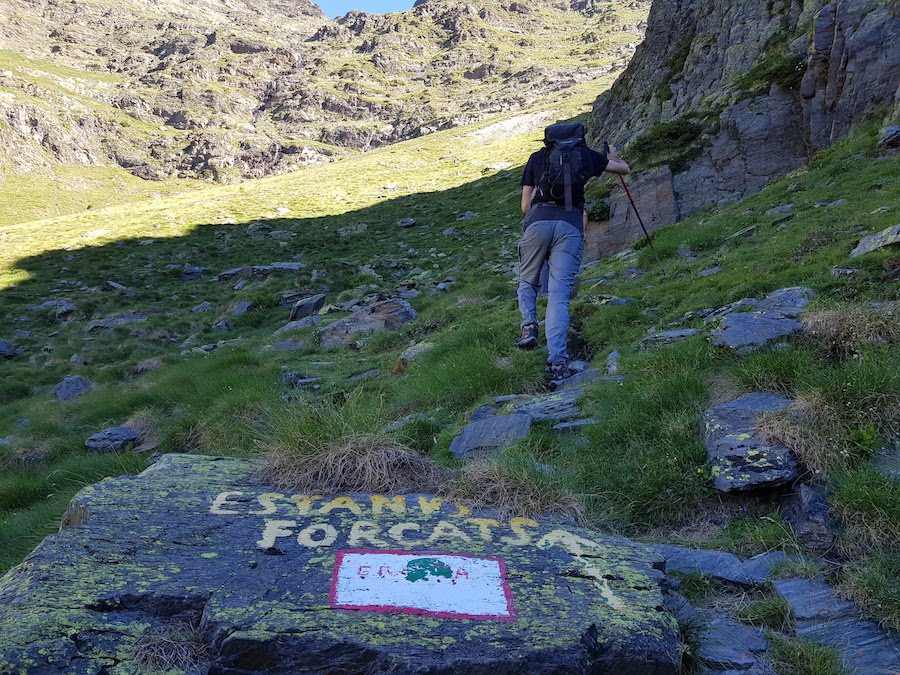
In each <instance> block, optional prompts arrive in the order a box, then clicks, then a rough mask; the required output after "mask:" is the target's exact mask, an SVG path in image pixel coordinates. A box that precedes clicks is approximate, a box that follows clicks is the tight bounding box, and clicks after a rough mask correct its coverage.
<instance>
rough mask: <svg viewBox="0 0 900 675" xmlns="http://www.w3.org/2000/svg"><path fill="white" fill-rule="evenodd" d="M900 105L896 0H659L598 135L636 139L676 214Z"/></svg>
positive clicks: (642, 163) (759, 181)
mask: <svg viewBox="0 0 900 675" xmlns="http://www.w3.org/2000/svg"><path fill="white" fill-rule="evenodd" d="M898 106H900V13H898V8H897V4H896V3H892V2H884V1H880V0H852V1H851V2H824V1H822V0H819V1H818V2H789V1H784V2H771V1H763V0H746V1H744V0H742V1H741V2H738V3H732V4H723V3H719V2H713V1H712V0H710V1H701V2H681V1H679V0H659V1H658V2H655V3H654V4H653V7H652V10H651V12H650V16H649V18H648V27H647V35H646V39H645V41H644V42H643V43H642V44H641V45H640V47H639V48H638V50H637V52H636V54H635V58H634V59H633V60H632V62H631V63H630V64H629V67H628V69H627V70H626V71H625V72H624V73H623V74H622V75H621V77H620V78H619V79H618V81H617V82H616V84H615V85H614V86H613V87H612V89H611V90H610V91H608V92H607V93H605V94H602V95H601V96H600V97H599V98H598V100H597V102H596V104H595V106H594V113H593V118H592V136H593V137H594V138H595V139H596V140H598V141H599V140H600V139H603V138H610V139H613V140H615V141H617V142H619V143H620V144H628V146H629V150H630V151H631V155H630V158H631V159H632V160H633V161H634V163H635V164H636V165H637V166H639V167H641V168H643V169H645V170H646V175H645V176H644V177H643V181H641V180H640V179H639V182H643V186H642V187H643V190H644V191H646V194H648V195H649V194H651V193H652V194H654V196H655V199H654V200H649V201H655V202H656V205H658V206H655V205H654V204H653V203H651V204H649V206H648V211H649V213H648V218H649V219H650V220H651V221H656V223H657V224H668V223H671V222H674V220H678V219H681V218H684V217H686V216H688V215H690V214H691V213H694V212H696V211H698V210H701V209H705V208H709V207H710V206H715V205H717V204H722V203H724V202H727V201H730V200H733V199H737V198H740V197H742V196H745V195H747V194H750V193H752V192H756V191H757V190H759V189H760V188H761V187H762V186H763V185H765V184H766V183H767V182H768V181H769V180H770V179H772V178H773V177H777V176H782V175H784V174H786V173H788V172H789V171H791V170H792V169H795V168H797V167H799V166H802V165H803V164H805V163H806V162H808V161H809V159H810V158H811V157H812V156H813V155H814V153H816V152H817V151H819V150H821V149H823V148H825V147H827V146H829V145H830V144H832V143H834V142H835V141H836V140H838V139H840V138H842V137H844V136H845V135H846V134H847V133H849V132H850V130H851V129H852V127H853V125H854V124H856V123H858V122H859V121H860V120H862V119H864V118H865V117H866V116H867V115H869V116H873V117H875V118H879V119H884V118H885V117H891V116H892V115H893V116H894V117H896V116H897V115H898V113H900V107H898ZM654 208H656V209H657V210H656V212H655V213H653V212H652V210H653V209H654ZM626 209H627V204H625V203H623V202H621V201H620V202H618V203H616V204H614V207H613V212H614V213H613V218H615V217H616V211H619V212H621V213H620V214H619V215H620V216H624V212H625V210H626Z"/></svg>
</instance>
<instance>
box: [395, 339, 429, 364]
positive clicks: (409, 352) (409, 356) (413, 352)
mask: <svg viewBox="0 0 900 675" xmlns="http://www.w3.org/2000/svg"><path fill="white" fill-rule="evenodd" d="M432 349H434V343H433V342H419V343H416V344H414V345H412V346H411V347H407V348H406V349H405V350H404V351H403V353H402V354H400V360H401V361H403V362H404V363H405V364H410V363H412V362H413V361H415V360H416V359H417V358H419V357H420V356H422V354H424V353H425V352H429V351H431V350H432Z"/></svg>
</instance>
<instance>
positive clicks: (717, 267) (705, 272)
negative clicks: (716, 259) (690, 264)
mask: <svg viewBox="0 0 900 675" xmlns="http://www.w3.org/2000/svg"><path fill="white" fill-rule="evenodd" d="M721 271H722V266H721V265H713V266H712V267H708V268H706V269H705V270H702V271H701V272H700V273H699V274H700V276H701V277H711V276H712V275H713V274H718V273H719V272H721Z"/></svg>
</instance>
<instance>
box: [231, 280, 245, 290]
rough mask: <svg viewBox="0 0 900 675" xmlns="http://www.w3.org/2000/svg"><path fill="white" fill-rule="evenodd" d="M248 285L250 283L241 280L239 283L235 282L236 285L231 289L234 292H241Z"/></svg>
mask: <svg viewBox="0 0 900 675" xmlns="http://www.w3.org/2000/svg"><path fill="white" fill-rule="evenodd" d="M249 283H250V282H249V281H247V280H246V279H241V280H240V281H239V282H237V283H236V284H235V285H234V286H232V287H231V288H232V289H233V290H235V291H242V290H244V288H246V287H247V284H249Z"/></svg>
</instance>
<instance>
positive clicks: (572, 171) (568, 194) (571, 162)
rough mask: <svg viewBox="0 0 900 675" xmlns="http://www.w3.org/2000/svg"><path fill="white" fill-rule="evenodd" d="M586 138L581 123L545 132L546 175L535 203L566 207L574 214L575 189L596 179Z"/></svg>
mask: <svg viewBox="0 0 900 675" xmlns="http://www.w3.org/2000/svg"><path fill="white" fill-rule="evenodd" d="M584 136H585V133H584V125H583V124H581V123H575V124H553V125H551V126H549V127H547V128H546V129H545V130H544V146H545V147H544V173H543V174H542V175H541V179H540V181H539V182H538V185H537V189H536V190H535V196H534V201H540V202H549V203H555V204H560V205H562V204H565V206H566V211H567V212H568V211H571V210H572V208H573V204H572V186H573V185H580V186H584V184H585V183H587V182H588V180H590V178H591V176H592V175H593V168H594V167H593V163H592V161H591V158H590V156H589V155H588V147H587V143H585V140H584Z"/></svg>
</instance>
